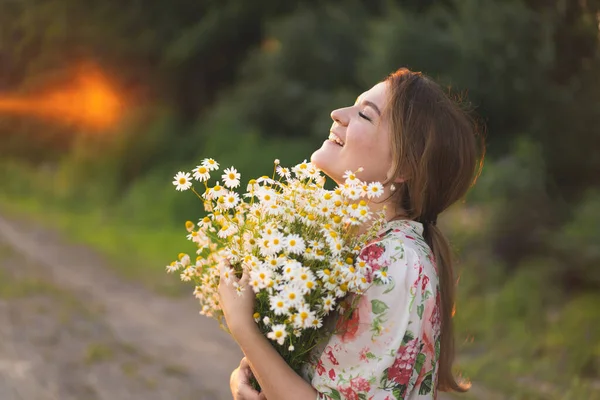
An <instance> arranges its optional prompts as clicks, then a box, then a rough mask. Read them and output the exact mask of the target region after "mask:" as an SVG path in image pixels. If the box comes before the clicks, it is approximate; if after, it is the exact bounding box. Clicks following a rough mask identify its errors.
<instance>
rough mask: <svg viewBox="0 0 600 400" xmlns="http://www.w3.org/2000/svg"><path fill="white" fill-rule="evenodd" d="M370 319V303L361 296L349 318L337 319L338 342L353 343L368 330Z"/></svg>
mask: <svg viewBox="0 0 600 400" xmlns="http://www.w3.org/2000/svg"><path fill="white" fill-rule="evenodd" d="M370 317H371V303H369V300H368V299H367V297H366V296H362V297H361V298H360V299H359V301H358V305H357V307H356V309H355V310H354V311H353V312H352V315H351V316H350V318H338V320H337V322H336V326H335V327H336V331H337V332H339V333H338V337H339V338H340V340H341V341H342V342H343V343H348V342H352V341H354V340H355V339H356V338H357V337H358V336H360V335H361V334H362V333H363V332H365V331H366V330H367V329H369V326H370V323H371V318H370ZM336 365H337V364H336Z"/></svg>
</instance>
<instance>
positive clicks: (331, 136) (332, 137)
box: [328, 131, 345, 147]
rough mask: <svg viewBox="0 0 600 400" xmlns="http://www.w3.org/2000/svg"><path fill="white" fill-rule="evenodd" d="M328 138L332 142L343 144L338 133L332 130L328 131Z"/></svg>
mask: <svg viewBox="0 0 600 400" xmlns="http://www.w3.org/2000/svg"><path fill="white" fill-rule="evenodd" d="M328 140H330V141H332V142H334V143H336V144H338V145H340V146H342V147H344V144H345V143H344V141H343V140H342V139H341V138H340V137H339V136H338V135H336V134H335V133H334V132H332V131H329V138H328Z"/></svg>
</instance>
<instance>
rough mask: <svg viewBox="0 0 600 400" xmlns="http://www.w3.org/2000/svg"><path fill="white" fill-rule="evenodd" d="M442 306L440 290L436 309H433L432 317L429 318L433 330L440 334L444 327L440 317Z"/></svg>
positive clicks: (437, 295) (436, 299)
mask: <svg viewBox="0 0 600 400" xmlns="http://www.w3.org/2000/svg"><path fill="white" fill-rule="evenodd" d="M440 306H441V303H440V291H439V290H438V291H437V294H436V296H435V307H434V308H433V311H432V313H431V316H430V317H429V322H430V323H431V329H433V331H434V332H439V331H440V329H441V325H442V319H441V316H440Z"/></svg>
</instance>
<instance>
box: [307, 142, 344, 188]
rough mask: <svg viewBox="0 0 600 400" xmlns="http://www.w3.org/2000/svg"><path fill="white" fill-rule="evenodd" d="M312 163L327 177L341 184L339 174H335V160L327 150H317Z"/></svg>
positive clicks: (312, 157) (312, 156)
mask: <svg viewBox="0 0 600 400" xmlns="http://www.w3.org/2000/svg"><path fill="white" fill-rule="evenodd" d="M310 162H311V163H312V164H313V165H314V166H315V167H317V168H319V169H320V170H321V171H323V173H324V174H325V175H327V176H328V177H330V178H331V179H333V180H334V181H335V182H336V183H339V177H338V174H337V173H336V172H335V168H333V165H332V164H333V162H334V158H333V155H332V154H331V153H329V152H328V151H327V150H326V149H324V148H320V149H318V150H316V151H315V152H314V153H312V155H311V156H310Z"/></svg>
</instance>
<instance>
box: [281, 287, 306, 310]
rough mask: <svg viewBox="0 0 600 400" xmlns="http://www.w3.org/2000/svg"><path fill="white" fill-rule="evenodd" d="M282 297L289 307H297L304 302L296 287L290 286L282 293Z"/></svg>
mask: <svg viewBox="0 0 600 400" xmlns="http://www.w3.org/2000/svg"><path fill="white" fill-rule="evenodd" d="M282 297H283V299H284V300H285V302H286V303H287V306H288V307H296V306H297V305H298V304H300V303H301V302H302V301H303V296H302V292H301V291H300V290H298V289H297V288H295V287H294V286H291V285H288V286H286V287H285V288H284V290H283V292H282Z"/></svg>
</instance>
